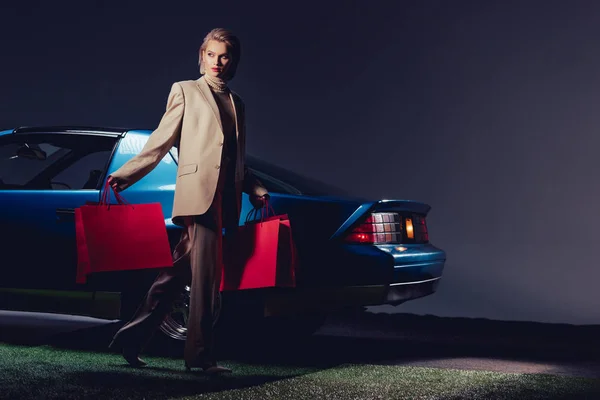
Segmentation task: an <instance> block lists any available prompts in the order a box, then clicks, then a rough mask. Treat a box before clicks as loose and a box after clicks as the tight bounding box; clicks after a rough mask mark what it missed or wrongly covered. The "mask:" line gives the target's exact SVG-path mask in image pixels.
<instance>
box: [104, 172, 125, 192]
mask: <svg viewBox="0 0 600 400" xmlns="http://www.w3.org/2000/svg"><path fill="white" fill-rule="evenodd" d="M106 182H107V183H108V184H109V185H110V187H112V188H113V190H114V191H115V192H120V191H121V187H120V186H121V185H120V184H121V183H122V182H121V181H120V179H118V178H115V177H113V176H111V175H109V176H108V178H107V179H106Z"/></svg>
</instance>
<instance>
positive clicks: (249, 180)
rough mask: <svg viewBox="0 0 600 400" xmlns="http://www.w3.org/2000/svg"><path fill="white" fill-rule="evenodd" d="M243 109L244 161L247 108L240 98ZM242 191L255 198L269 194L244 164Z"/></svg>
mask: <svg viewBox="0 0 600 400" xmlns="http://www.w3.org/2000/svg"><path fill="white" fill-rule="evenodd" d="M238 98H239V97H238ZM239 101H240V104H241V108H242V110H241V111H242V112H241V114H242V132H243V138H244V150H243V151H244V160H245V159H246V154H245V151H246V106H245V104H244V103H243V102H242V100H241V98H239ZM242 190H243V191H244V192H245V193H247V194H249V195H255V196H263V195H265V194H269V191H268V190H267V189H266V188H265V187H264V185H263V184H262V183H261V181H259V180H258V179H257V178H256V177H255V176H254V174H252V172H251V171H250V170H249V169H248V167H246V165H245V163H244V182H243V185H242Z"/></svg>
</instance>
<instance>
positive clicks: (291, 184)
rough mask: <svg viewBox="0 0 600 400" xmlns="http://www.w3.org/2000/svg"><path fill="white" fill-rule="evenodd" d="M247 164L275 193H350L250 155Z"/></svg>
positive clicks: (267, 187) (344, 194) (247, 157)
mask: <svg viewBox="0 0 600 400" xmlns="http://www.w3.org/2000/svg"><path fill="white" fill-rule="evenodd" d="M246 165H247V166H248V168H249V169H251V170H252V171H253V173H254V174H255V175H256V177H257V178H258V179H259V180H260V181H261V182H262V183H263V184H264V185H265V187H266V189H267V190H269V191H272V192H275V193H286V194H303V195H308V196H342V197H343V196H348V195H349V194H348V192H347V191H345V190H343V189H340V188H338V187H336V186H333V185H330V184H326V183H323V182H320V181H318V180H316V179H312V178H308V177H305V176H302V175H300V174H297V173H295V172H292V171H289V170H286V169H284V168H281V167H278V166H276V165H274V164H271V163H268V162H266V161H263V160H261V159H258V158H256V157H253V156H250V155H247V156H246ZM268 185H271V187H272V188H273V190H271V189H269V186H268ZM282 185H285V186H282Z"/></svg>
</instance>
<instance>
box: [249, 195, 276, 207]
mask: <svg viewBox="0 0 600 400" xmlns="http://www.w3.org/2000/svg"><path fill="white" fill-rule="evenodd" d="M270 198H271V196H269V194H268V193H266V194H264V195H262V196H256V195H250V203H251V204H252V206H253V207H254V208H263V207H264V206H265V204H266V203H267V201H268V200H269V199H270Z"/></svg>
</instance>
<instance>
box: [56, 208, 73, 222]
mask: <svg viewBox="0 0 600 400" xmlns="http://www.w3.org/2000/svg"><path fill="white" fill-rule="evenodd" d="M74 219H75V209H74V208H57V209H56V222H66V221H73V220H74Z"/></svg>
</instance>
